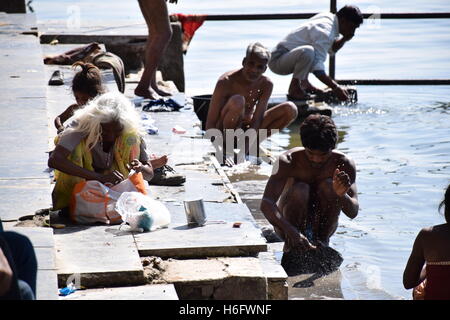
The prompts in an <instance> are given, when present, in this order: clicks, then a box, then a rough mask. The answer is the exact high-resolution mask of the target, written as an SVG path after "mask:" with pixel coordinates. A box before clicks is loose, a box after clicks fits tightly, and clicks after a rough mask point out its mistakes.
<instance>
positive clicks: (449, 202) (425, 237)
mask: <svg viewBox="0 0 450 320" xmlns="http://www.w3.org/2000/svg"><path fill="white" fill-rule="evenodd" d="M442 207H444V208H445V209H444V216H445V221H446V223H444V224H440V225H435V226H432V227H428V228H423V229H422V230H420V232H419V234H418V235H417V237H416V240H415V241H414V246H413V249H412V252H411V255H410V257H409V260H408V263H407V265H406V268H405V271H404V273H403V285H404V287H405V288H406V289H412V288H414V290H413V298H414V299H416V300H422V299H424V300H450V185H449V186H448V187H447V190H446V191H445V197H444V200H443V201H442V202H441V204H440V205H439V210H440V209H442ZM424 265H425V267H424Z"/></svg>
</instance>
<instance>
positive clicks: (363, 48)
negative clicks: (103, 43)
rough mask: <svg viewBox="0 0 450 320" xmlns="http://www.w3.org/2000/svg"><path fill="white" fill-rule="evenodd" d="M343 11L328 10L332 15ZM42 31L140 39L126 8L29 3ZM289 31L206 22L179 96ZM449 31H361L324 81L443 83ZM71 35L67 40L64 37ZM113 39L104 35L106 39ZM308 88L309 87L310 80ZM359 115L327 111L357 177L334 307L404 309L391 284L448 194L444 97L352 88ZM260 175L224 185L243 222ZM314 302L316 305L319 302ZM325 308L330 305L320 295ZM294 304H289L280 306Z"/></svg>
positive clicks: (280, 143) (293, 142) (241, 175)
mask: <svg viewBox="0 0 450 320" xmlns="http://www.w3.org/2000/svg"><path fill="white" fill-rule="evenodd" d="M343 4H344V2H343V1H338V7H340V6H342V5H343ZM32 5H33V6H34V9H35V11H36V12H37V15H38V22H39V23H40V25H41V26H44V25H45V27H46V28H48V27H51V25H52V23H55V24H59V25H61V24H65V23H66V22H67V21H68V19H69V18H73V12H78V13H79V17H80V19H81V21H80V22H81V26H98V27H102V26H104V25H110V24H111V21H113V22H114V25H115V26H121V25H133V26H135V27H136V28H137V29H139V30H141V31H142V30H144V32H145V28H146V27H145V23H144V20H143V18H142V16H141V13H140V11H139V7H138V4H137V1H118V0H117V1H108V2H100V1H92V0H80V1H76V2H74V1H69V0H65V1H52V0H35V1H33V2H32ZM357 5H358V6H360V8H361V9H362V11H364V12H374V13H376V12H438V11H441V12H448V11H450V2H449V1H447V0H432V1H406V0H400V1H396V2H392V1H387V0H382V1H358V2H357ZM328 8H329V1H326V0H320V1H309V0H306V1H295V0H282V1H281V0H279V1H257V0H248V1H238V0H229V1H210V0H180V1H179V4H178V5H170V6H169V10H170V12H173V13H176V12H182V13H203V14H205V13H206V14H207V13H210V14H237V13H274V12H280V13H288V12H315V11H324V10H328ZM300 23H301V21H299V20H280V21H231V22H213V21H207V22H205V23H204V25H203V26H202V27H201V28H200V29H199V30H198V31H197V33H196V35H195V37H194V39H193V41H192V43H191V45H190V47H189V51H188V53H187V55H186V56H185V76H186V94H187V95H188V96H192V95H195V94H210V93H212V91H213V89H214V86H215V83H216V80H217V78H218V77H219V76H220V75H221V74H223V73H224V72H225V71H228V70H231V69H236V68H239V67H240V65H241V61H242V57H243V55H244V53H245V48H246V46H247V45H248V44H249V43H250V42H253V41H260V42H261V43H263V44H264V45H266V46H267V47H269V48H271V47H273V46H274V45H275V44H276V43H277V42H278V41H279V40H280V39H281V38H282V37H284V36H285V35H286V34H287V33H288V32H289V31H290V30H292V29H293V28H295V27H296V26H297V25H298V24H300ZM449 29H450V19H438V20H429V19H422V20H384V21H380V20H376V19H374V20H372V21H367V20H366V22H365V23H364V24H363V26H362V27H361V28H360V29H358V31H357V33H356V36H355V38H354V39H353V40H352V41H351V42H349V43H348V44H346V45H345V47H344V48H343V49H342V50H341V51H340V52H339V53H338V55H337V60H336V61H337V69H336V75H337V78H340V79H350V78H365V79H370V78H375V79H376V78H391V79H398V78H403V79H404V78H407V79H421V78H449V75H450V59H449V58H448V52H449V49H450V33H449V32H448V30H449ZM75 31H76V30H75ZM111 33H114V29H111ZM266 75H267V76H269V77H270V78H271V79H272V81H273V82H274V93H276V94H284V93H285V92H286V89H287V87H288V84H289V81H290V77H288V76H284V77H283V76H278V75H275V74H273V73H271V72H270V71H267V72H266ZM311 81H312V82H313V83H315V84H319V83H318V82H317V81H316V80H315V79H311ZM357 89H358V94H359V103H358V104H357V105H356V106H352V107H336V108H335V110H334V116H333V119H334V121H335V122H336V124H337V126H338V129H339V133H340V137H341V141H340V142H339V145H338V149H339V150H341V151H343V152H345V153H346V154H348V155H349V156H350V157H352V158H353V159H354V160H355V162H356V166H357V170H358V171H357V185H358V193H359V201H360V212H359V215H358V217H357V218H356V219H354V220H350V219H348V218H346V217H345V216H342V217H341V218H340V223H339V228H338V230H337V232H336V234H335V235H334V236H333V238H332V240H331V245H332V246H333V247H334V248H336V249H337V250H338V251H340V252H341V253H342V255H343V257H344V262H343V264H342V265H341V268H340V280H339V281H340V282H339V285H340V287H341V290H342V295H343V297H344V298H345V299H409V298H410V296H411V292H410V291H406V290H404V289H403V286H402V273H403V269H404V266H405V264H406V261H407V258H408V256H409V253H410V250H411V247H412V244H413V241H414V238H415V236H416V234H417V232H418V231H419V230H420V229H421V228H422V227H424V226H429V225H433V224H438V223H441V222H442V221H443V217H442V216H441V215H439V214H438V212H437V206H438V203H439V202H440V200H441V198H442V197H443V190H444V188H445V187H446V185H447V184H448V183H449V182H450V158H449V155H450V125H449V123H450V121H449V119H450V87H448V86H383V87H376V86H359V87H358V88H357ZM298 144H299V137H298V126H296V125H293V126H291V127H290V128H289V130H285V131H284V132H282V133H280V134H278V135H276V136H274V137H273V138H272V139H271V143H270V147H271V149H272V151H274V152H275V153H276V152H282V151H283V150H286V149H288V148H291V147H293V146H297V145H298ZM270 172H271V168H270V166H268V165H267V164H263V165H262V166H260V167H258V168H254V167H248V166H246V165H244V166H238V167H237V168H234V169H233V170H231V171H229V172H228V174H229V175H230V177H231V180H232V181H233V184H234V186H235V187H236V188H237V189H238V191H239V192H240V194H241V196H242V198H243V199H244V201H245V202H246V203H247V204H248V206H249V207H250V209H251V210H252V212H253V214H254V215H255V217H257V218H260V217H262V216H261V213H260V212H259V210H258V208H259V201H260V199H261V195H262V193H263V191H264V187H265V183H266V181H267V178H268V176H269V175H270ZM325 295H326V293H325ZM330 296H332V295H330ZM291 298H295V297H291Z"/></svg>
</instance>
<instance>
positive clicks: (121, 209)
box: [116, 192, 171, 231]
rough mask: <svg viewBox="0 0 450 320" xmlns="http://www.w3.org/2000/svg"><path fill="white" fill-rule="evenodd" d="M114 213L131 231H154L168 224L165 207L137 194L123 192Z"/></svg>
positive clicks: (167, 213) (168, 216) (158, 202)
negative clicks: (118, 215) (116, 213)
mask: <svg viewBox="0 0 450 320" xmlns="http://www.w3.org/2000/svg"><path fill="white" fill-rule="evenodd" d="M116 211H117V212H118V213H119V214H120V215H121V217H122V220H123V221H124V222H126V223H128V224H129V225H130V227H131V229H134V230H137V229H143V230H144V231H154V230H156V229H159V228H165V227H167V226H168V225H169V224H170V221H171V219H170V213H169V210H167V208H166V206H165V205H164V204H163V203H162V202H160V201H157V200H154V199H152V198H150V197H149V196H146V195H143V194H142V193H139V192H124V193H122V195H121V196H120V197H119V199H118V200H117V202H116Z"/></svg>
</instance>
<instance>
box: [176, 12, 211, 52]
mask: <svg viewBox="0 0 450 320" xmlns="http://www.w3.org/2000/svg"><path fill="white" fill-rule="evenodd" d="M171 17H172V19H173V20H175V21H180V22H181V28H182V29H183V35H182V40H183V53H185V54H186V52H187V49H188V47H189V44H190V43H191V40H192V38H193V37H194V34H195V31H197V29H198V28H200V27H201V25H202V24H203V22H204V21H205V19H206V15H203V14H182V13H175V14H172V15H171Z"/></svg>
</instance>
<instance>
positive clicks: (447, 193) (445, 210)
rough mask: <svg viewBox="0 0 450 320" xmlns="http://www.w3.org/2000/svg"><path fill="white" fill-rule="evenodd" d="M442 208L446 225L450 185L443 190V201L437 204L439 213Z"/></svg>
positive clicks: (448, 217) (449, 201)
mask: <svg viewBox="0 0 450 320" xmlns="http://www.w3.org/2000/svg"><path fill="white" fill-rule="evenodd" d="M442 207H444V217H445V221H447V223H450V185H448V187H447V190H445V196H444V200H442V202H441V203H440V204H439V211H440V210H441V209H442Z"/></svg>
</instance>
